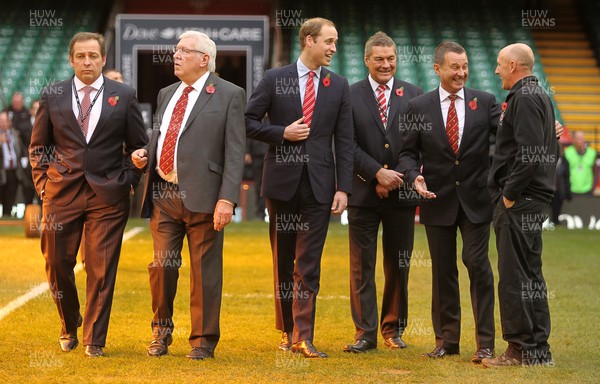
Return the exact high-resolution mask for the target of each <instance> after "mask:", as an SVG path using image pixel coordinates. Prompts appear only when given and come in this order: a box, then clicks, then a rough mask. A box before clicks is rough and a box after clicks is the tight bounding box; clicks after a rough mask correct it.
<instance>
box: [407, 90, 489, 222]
mask: <svg viewBox="0 0 600 384" xmlns="http://www.w3.org/2000/svg"><path fill="white" fill-rule="evenodd" d="M464 91H465V123H464V124H465V126H464V130H463V135H462V139H461V142H460V146H459V149H458V156H455V155H454V152H453V151H452V148H451V146H450V143H449V142H448V138H447V136H446V130H445V126H444V120H443V117H442V109H441V105H440V97H439V90H438V88H436V89H434V90H433V91H431V92H428V93H426V94H424V95H422V96H419V97H417V98H415V99H412V100H411V101H410V102H409V105H408V113H409V117H408V119H409V121H413V122H415V121H418V122H419V123H418V126H415V129H409V130H408V132H407V135H406V137H405V140H404V141H403V142H402V148H401V154H400V169H401V172H402V171H405V172H406V173H407V176H408V180H409V181H410V182H411V183H412V182H413V181H414V180H415V178H416V177H417V176H418V175H419V174H421V172H420V170H419V163H418V160H419V153H421V154H422V161H423V171H422V174H423V177H424V178H425V182H426V183H427V188H428V189H429V190H430V191H432V192H433V193H435V194H436V196H437V197H436V198H435V199H431V200H427V201H422V202H421V205H420V207H421V208H420V221H421V223H423V224H426V225H452V224H453V223H454V222H455V219H456V215H457V213H458V207H459V202H460V205H461V206H462V208H463V210H464V212H465V214H466V215H467V218H468V219H469V221H471V222H472V223H485V222H489V221H491V220H492V204H491V198H490V195H489V193H488V190H487V187H486V186H487V175H488V170H489V164H490V158H489V147H490V144H489V143H490V135H491V134H495V132H496V129H497V127H498V120H499V117H500V106H499V105H498V104H497V103H496V98H495V96H494V95H492V94H490V93H487V92H483V91H478V90H476V89H471V88H466V87H465V88H464ZM475 98H477V102H476V108H475V109H471V108H470V107H469V103H470V102H471V101H473V100H474V99H475Z"/></svg>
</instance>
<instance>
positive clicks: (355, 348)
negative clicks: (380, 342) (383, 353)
mask: <svg viewBox="0 0 600 384" xmlns="http://www.w3.org/2000/svg"><path fill="white" fill-rule="evenodd" d="M375 348H377V346H376V345H375V344H373V343H370V342H368V341H367V340H356V341H355V342H354V344H348V345H346V346H345V347H344V352H354V353H363V352H367V351H368V350H370V349H375Z"/></svg>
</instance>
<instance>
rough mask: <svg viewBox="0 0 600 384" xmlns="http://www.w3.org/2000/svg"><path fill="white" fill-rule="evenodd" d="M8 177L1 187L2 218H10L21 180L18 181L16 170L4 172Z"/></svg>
mask: <svg viewBox="0 0 600 384" xmlns="http://www.w3.org/2000/svg"><path fill="white" fill-rule="evenodd" d="M3 172H5V175H6V182H5V183H4V184H3V185H0V204H2V216H4V217H10V214H11V212H12V207H13V205H15V199H16V197H17V188H18V187H19V180H18V179H17V171H15V170H14V169H11V170H6V171H3Z"/></svg>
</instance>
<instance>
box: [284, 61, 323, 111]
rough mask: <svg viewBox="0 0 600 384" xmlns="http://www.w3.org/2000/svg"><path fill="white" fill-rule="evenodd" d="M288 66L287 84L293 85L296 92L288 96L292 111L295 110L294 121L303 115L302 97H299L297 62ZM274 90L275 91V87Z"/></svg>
mask: <svg viewBox="0 0 600 384" xmlns="http://www.w3.org/2000/svg"><path fill="white" fill-rule="evenodd" d="M288 67H289V71H288V79H289V81H288V83H287V84H290V85H291V86H293V87H294V88H295V91H296V92H290V96H291V97H290V98H289V99H290V101H291V103H292V106H293V108H294V112H296V116H295V117H294V121H295V120H298V119H299V118H300V117H302V116H303V113H302V99H301V98H300V78H299V77H298V62H294V63H293V64H290V65H289V66H288ZM275 81H277V80H275ZM284 84H285V83H284ZM276 87H277V86H276ZM276 92H277V89H276ZM313 120H314V113H313Z"/></svg>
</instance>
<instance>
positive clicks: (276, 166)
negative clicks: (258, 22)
mask: <svg viewBox="0 0 600 384" xmlns="http://www.w3.org/2000/svg"><path fill="white" fill-rule="evenodd" d="M326 78H328V79H329V80H328V84H329V85H328V86H326V85H324V83H323V82H324V80H325V79H326ZM348 88H349V86H348V81H347V80H346V79H345V78H343V77H342V76H339V75H337V74H335V73H333V72H331V71H329V70H328V69H326V68H323V67H321V76H320V79H319V87H318V91H317V101H316V104H315V110H314V113H313V117H312V124H311V131H310V135H309V136H308V139H306V140H303V141H296V142H291V141H287V140H284V139H283V131H284V129H285V127H286V126H288V125H290V124H291V123H292V122H294V121H296V120H298V119H300V118H301V117H302V103H301V102H300V91H299V80H298V70H297V65H296V62H294V63H292V64H290V65H287V66H285V67H281V68H274V69H270V70H268V71H266V72H265V74H264V77H263V79H262V80H261V82H260V83H259V84H258V87H257V88H256V90H255V91H254V93H253V94H252V97H250V100H249V101H248V107H247V108H246V134H247V135H248V137H250V138H252V139H257V140H260V141H264V142H266V143H269V149H268V151H267V153H266V155H265V162H264V166H263V182H262V191H261V194H262V196H263V197H267V198H272V199H277V200H282V201H288V200H290V199H291V198H292V196H293V195H294V193H295V192H296V190H297V188H298V183H299V182H300V176H301V174H302V169H303V167H304V164H307V165H308V174H309V177H310V183H311V186H312V190H313V194H314V196H315V198H316V199H317V201H318V202H319V203H321V204H329V203H331V202H332V201H333V195H334V194H335V192H336V190H337V191H344V192H347V193H351V192H352V164H353V161H352V156H353V154H352V150H353V147H354V142H353V140H352V131H353V127H352V109H351V105H350V98H349V89H348ZM265 114H268V115H269V124H263V117H264V116H265ZM332 136H333V144H334V146H333V147H332ZM334 150H335V156H334ZM286 159H295V160H301V161H291V162H287V163H286V164H285V166H282V162H285V161H286ZM302 159H304V161H302Z"/></svg>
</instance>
